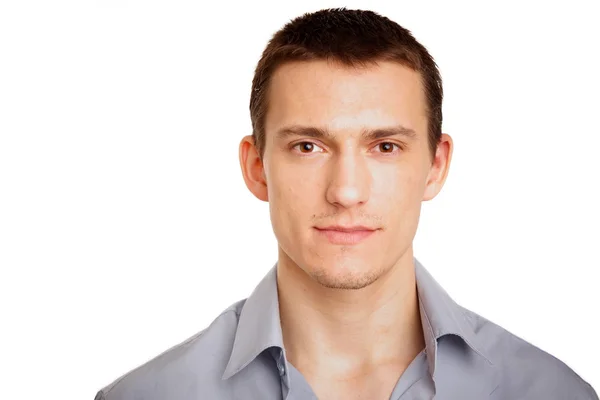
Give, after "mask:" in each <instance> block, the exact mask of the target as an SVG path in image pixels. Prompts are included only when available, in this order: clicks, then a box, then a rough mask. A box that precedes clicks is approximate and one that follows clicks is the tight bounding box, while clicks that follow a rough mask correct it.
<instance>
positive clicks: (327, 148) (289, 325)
mask: <svg viewBox="0 0 600 400" xmlns="http://www.w3.org/2000/svg"><path fill="white" fill-rule="evenodd" d="M442 97H443V96H442V84H441V78H440V76H439V72H438V69H437V67H436V64H435V62H434V60H433V59H432V58H431V56H430V55H429V54H428V52H427V51H426V49H425V48H424V47H423V46H422V45H420V44H419V43H418V42H417V41H416V40H415V39H414V38H413V36H412V35H411V34H410V32H409V31H407V30H406V29H404V28H402V27H400V26H399V25H397V24H396V23H394V22H392V21H390V20H389V19H387V18H385V17H382V16H380V15H378V14H376V13H373V12H369V11H356V10H347V9H333V10H322V11H319V12H316V13H312V14H306V15H304V16H302V17H299V18H296V19H295V20H293V21H291V22H290V23H288V24H287V25H286V26H285V27H284V28H283V29H282V30H281V31H279V32H277V33H276V34H275V36H274V37H273V39H272V40H271V41H270V42H269V44H268V46H267V48H266V50H265V51H264V53H263V56H262V58H261V60H260V62H259V64H258V67H257V69H256V74H255V78H254V81H253V90H252V94H251V100H250V111H251V116H252V124H253V134H252V135H251V136H247V137H245V138H243V140H242V142H241V143H240V164H241V169H242V172H243V175H244V180H245V182H246V185H247V186H248V188H249V189H250V191H251V192H252V193H253V194H254V195H255V196H256V197H257V198H259V199H260V200H263V201H267V202H269V205H270V213H271V221H272V224H273V230H274V233H275V236H276V237H277V241H278V244H279V252H278V253H279V254H278V260H277V263H276V264H275V266H273V268H272V269H271V270H270V271H269V272H268V274H267V275H266V276H265V278H264V279H263V281H262V282H260V284H259V285H258V286H257V287H256V289H255V291H254V292H253V293H252V294H251V296H250V297H249V298H248V299H246V300H242V301H240V302H238V303H236V304H233V305H232V306H231V307H230V308H228V309H227V310H225V311H223V313H222V314H221V315H220V316H218V317H217V318H216V319H215V320H214V322H213V323H212V324H211V325H210V326H209V327H208V328H206V329H205V330H204V331H202V332H200V333H198V334H197V335H196V336H194V337H192V338H190V339H188V340H187V341H185V342H184V343H182V344H180V345H178V346H176V347H174V348H172V349H170V350H168V351H166V352H165V353H163V354H161V355H160V356H158V357H156V358H154V359H153V360H151V361H149V362H147V363H146V364H144V365H142V366H141V367H139V368H137V369H135V370H133V371H131V372H129V373H128V374H126V375H124V376H123V377H122V378H120V379H119V380H117V381H115V382H114V383H112V384H111V385H109V386H107V387H106V388H104V389H103V390H101V391H100V392H99V393H98V395H97V397H96V399H107V400H125V399H131V400H133V399H144V400H158V399H165V400H166V399H169V400H192V399H194V400H196V399H260V400H271V399H273V400H275V399H288V400H292V399H294V400H303V399H315V398H316V399H374V400H377V399H403V400H408V399H432V398H433V397H434V396H435V398H436V399H460V400H468V399H477V400H481V399H561V400H563V399H598V397H597V395H596V394H595V392H594V391H593V389H592V388H591V387H590V386H589V385H588V384H587V383H586V382H585V381H584V380H582V379H581V378H580V377H579V376H578V375H577V374H576V373H575V372H573V371H572V370H571V369H570V368H569V367H567V366H566V365H565V364H564V363H562V362H561V361H559V360H558V359H556V358H554V357H553V356H551V355H549V354H547V353H545V352H543V351H542V350H540V349H538V348H536V347H534V346H533V345H531V344H529V343H527V342H525V341H523V340H521V339H520V338H518V337H516V336H514V335H512V334H511V333H509V332H507V331H506V330H504V329H503V328H501V327H499V326H498V325H495V324H493V323H492V322H490V321H488V320H486V319H484V318H483V317H481V316H479V315H477V314H475V313H473V312H471V311H469V310H467V309H465V308H462V307H461V306H459V305H458V304H456V303H455V302H454V301H453V300H452V299H451V298H450V297H449V295H448V294H447V293H446V292H445V291H444V290H443V289H442V288H441V287H440V286H439V285H438V284H437V283H436V281H435V280H434V279H433V277H432V276H431V275H430V274H429V273H428V272H427V270H426V269H425V268H424V267H423V265H421V264H420V263H419V262H418V261H417V260H416V259H415V258H414V256H413V249H412V241H413V238H414V236H415V233H416V230H417V225H418V221H419V215H420V208H421V202H423V201H427V200H430V199H433V198H434V197H435V196H436V195H437V194H438V193H439V192H440V190H441V189H442V186H443V184H444V182H445V180H446V176H447V174H448V170H449V166H450V161H451V158H452V139H451V138H450V136H448V135H446V134H442V133H441V124H442V113H441V110H442Z"/></svg>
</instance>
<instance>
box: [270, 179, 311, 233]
mask: <svg viewBox="0 0 600 400" xmlns="http://www.w3.org/2000/svg"><path fill="white" fill-rule="evenodd" d="M319 185H320V183H319V181H318V174H314V173H309V172H306V171H303V172H302V173H299V172H298V171H294V170H290V169H283V168H280V169H279V170H278V171H276V172H275V173H274V174H273V175H272V176H271V179H270V180H269V186H268V192H269V207H270V209H271V219H272V222H273V224H274V225H275V224H277V225H279V228H280V230H281V233H283V234H291V233H293V230H294V229H301V228H302V227H303V226H306V225H307V224H310V222H311V216H312V215H313V214H314V213H315V210H318V209H319V207H318V204H317V203H318V200H319V196H318V193H319Z"/></svg>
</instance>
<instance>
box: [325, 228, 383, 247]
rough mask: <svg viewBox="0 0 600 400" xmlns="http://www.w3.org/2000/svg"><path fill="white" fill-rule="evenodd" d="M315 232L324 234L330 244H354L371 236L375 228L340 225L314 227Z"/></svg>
mask: <svg viewBox="0 0 600 400" xmlns="http://www.w3.org/2000/svg"><path fill="white" fill-rule="evenodd" d="M315 230H316V231H317V234H319V235H322V236H324V237H325V238H327V239H328V240H329V242H330V243H332V244H341V245H355V244H358V243H360V242H362V241H364V240H366V239H367V238H368V237H370V236H372V235H373V234H374V233H375V232H376V230H375V229H371V228H366V227H364V226H353V227H340V226H329V227H326V228H315Z"/></svg>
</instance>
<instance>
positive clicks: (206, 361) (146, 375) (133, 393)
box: [95, 299, 246, 400]
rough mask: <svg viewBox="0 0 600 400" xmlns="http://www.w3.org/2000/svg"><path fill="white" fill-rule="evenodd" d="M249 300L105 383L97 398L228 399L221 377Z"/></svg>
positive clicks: (124, 399) (118, 399)
mask: <svg viewBox="0 0 600 400" xmlns="http://www.w3.org/2000/svg"><path fill="white" fill-rule="evenodd" d="M245 301H246V299H244V300H240V301H238V302H236V303H234V304H233V305H231V306H230V307H228V308H227V309H226V310H224V311H223V312H222V313H221V314H220V315H219V316H218V317H217V318H215V319H214V320H213V321H212V322H211V324H210V325H209V326H208V327H207V328H205V329H204V330H202V331H200V332H198V333H196V334H195V335H193V336H192V337H190V338H188V339H186V340H185V341H183V342H181V343H179V344H177V345H175V346H173V347H171V348H169V349H168V350H166V351H164V352H163V353H161V354H159V355H158V356H156V357H154V358H152V359H151V360H149V361H147V362H145V363H144V364H142V365H140V366H139V367H137V368H135V369H133V370H131V371H129V372H127V373H126V374H124V375H122V376H121V377H119V378H118V379H116V380H115V381H114V382H112V383H110V384H109V385H107V386H105V387H104V388H102V389H101V390H100V391H98V392H97V394H96V398H95V400H126V399H127V400H129V399H144V400H154V399H156V400H158V399H181V400H187V399H190V400H191V399H197V398H228V393H227V391H228V387H227V386H226V385H224V383H222V381H221V376H222V374H223V371H224V370H225V367H226V364H227V361H228V360H229V356H230V354H231V350H232V347H233V341H234V338H235V333H236V329H237V325H238V320H239V315H240V311H241V309H242V307H243V305H244V303H245ZM199 394H202V395H204V396H208V397H202V396H199Z"/></svg>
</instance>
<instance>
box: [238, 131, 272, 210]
mask: <svg viewBox="0 0 600 400" xmlns="http://www.w3.org/2000/svg"><path fill="white" fill-rule="evenodd" d="M239 153H240V167H241V168H242V174H243V176H244V182H246V186H247V187H248V189H249V190H250V191H251V192H252V194H253V195H254V196H256V197H257V198H258V199H259V200H262V201H269V195H268V191H267V179H266V177H265V169H264V167H263V162H262V160H261V159H260V155H259V154H258V150H257V149H256V146H255V144H254V138H253V137H252V136H251V135H249V136H244V138H242V141H241V142H240V151H239Z"/></svg>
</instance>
